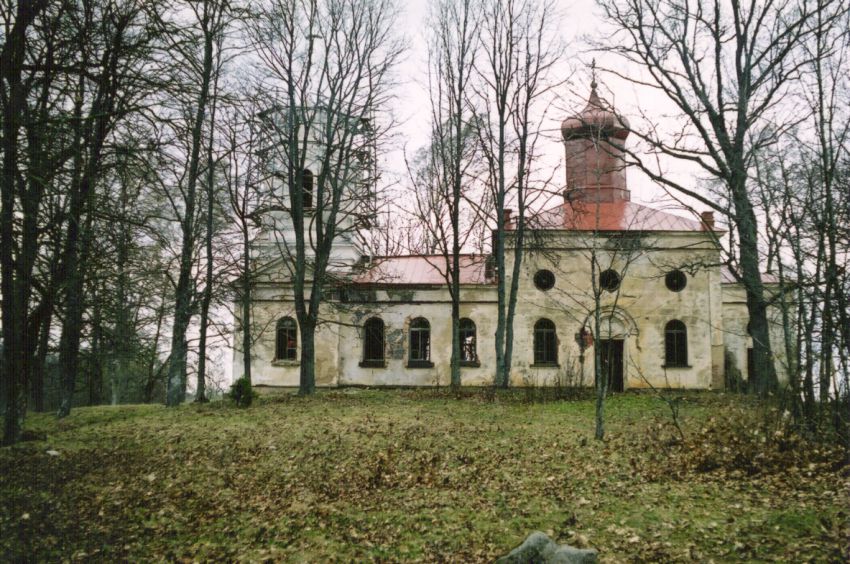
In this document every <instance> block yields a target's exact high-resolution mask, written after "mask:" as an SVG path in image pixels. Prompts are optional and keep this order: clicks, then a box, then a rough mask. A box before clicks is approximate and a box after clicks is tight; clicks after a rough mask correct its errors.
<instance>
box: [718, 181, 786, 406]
mask: <svg viewBox="0 0 850 564" xmlns="http://www.w3.org/2000/svg"><path fill="white" fill-rule="evenodd" d="M739 168H740V170H741V171H742V172H741V173H740V174H739V175H738V176H736V177H734V178H733V181H732V183H731V186H730V188H731V193H732V199H733V204H734V206H735V216H736V218H737V229H738V241H739V250H740V263H741V277H742V280H743V283H744V289H745V292H746V297H747V312H748V313H749V316H750V333H751V335H752V337H753V364H754V368H755V374H754V375H752V374H751V375H750V378H751V379H752V378H753V376H755V381H754V382H753V381H750V389H753V388H754V391H755V392H756V393H758V394H759V395H760V396H763V397H764V396H767V395H768V394H771V393H773V392H775V391H776V390H777V388H778V386H779V384H778V380H777V377H776V366H775V365H774V363H773V352H772V350H771V344H770V327H769V325H768V321H767V303H766V302H765V299H764V285H763V284H762V279H761V270H760V268H759V249H758V234H757V223H756V217H755V213H754V211H753V207H752V204H751V202H750V199H749V194H748V193H747V190H746V172H745V171H743V165H741V166H740V167H739Z"/></svg>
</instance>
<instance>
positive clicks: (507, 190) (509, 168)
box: [475, 0, 561, 388]
mask: <svg viewBox="0 0 850 564" xmlns="http://www.w3.org/2000/svg"><path fill="white" fill-rule="evenodd" d="M554 24H555V21H554V6H553V4H552V3H551V2H549V1H548V0H544V1H535V0H489V1H487V2H485V3H484V17H483V18H482V24H481V34H480V35H481V40H482V46H481V54H482V56H481V57H479V58H478V60H477V62H476V64H475V70H476V73H477V76H478V78H479V81H478V82H479V84H478V85H477V87H476V94H477V98H478V100H479V101H480V110H479V119H478V120H477V122H476V123H477V124H478V126H479V127H478V132H479V136H480V139H481V147H482V153H483V155H484V158H485V160H486V163H487V184H488V185H489V189H490V192H491V194H492V196H491V197H492V201H493V204H494V210H493V211H494V215H495V225H496V228H495V230H494V233H493V248H492V250H491V251H492V255H493V257H494V259H495V274H496V284H497V294H498V306H497V321H496V337H495V346H496V375H495V385H496V386H498V387H502V388H505V387H507V386H508V385H509V383H510V373H511V360H512V357H513V322H514V316H515V314H516V302H517V294H518V290H519V283H520V278H521V276H520V273H521V267H522V258H523V251H524V244H525V226H526V213H527V210H528V207H529V204H530V203H531V200H532V198H533V194H534V193H535V192H534V191H533V190H532V188H531V182H532V178H533V173H534V172H535V171H534V170H533V169H534V165H535V159H536V157H537V154H536V144H537V141H538V139H539V138H540V134H541V125H542V122H543V121H544V120H545V119H546V112H545V111H543V112H542V116H540V117H537V115H536V114H537V112H538V111H539V105H540V101H541V98H542V97H543V96H544V95H546V94H547V93H548V92H549V91H550V90H551V89H552V88H553V87H555V86H556V85H557V84H558V83H557V82H550V81H549V71H550V70H551V69H552V67H553V65H554V64H555V63H556V61H557V59H558V57H559V56H560V55H561V48H560V46H559V45H558V44H557V42H555V41H554V40H553V37H554V35H555V30H554V29H553V25H554ZM511 205H514V206H515V207H516V214H517V215H516V219H513V218H509V217H508V216H507V215H506V214H509V213H510V206H511ZM508 231H510V236H511V250H512V261H511V262H512V269H511V270H512V272H511V276H510V277H508V276H507V266H506V265H507V260H506V236H507V232H508ZM509 279H510V287H508V280H509Z"/></svg>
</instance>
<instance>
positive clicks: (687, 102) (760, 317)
mask: <svg viewBox="0 0 850 564" xmlns="http://www.w3.org/2000/svg"><path fill="white" fill-rule="evenodd" d="M600 4H601V6H602V8H603V10H604V13H605V16H606V17H607V19H608V21H609V22H610V23H612V24H613V25H614V26H615V28H616V33H615V34H614V35H612V37H611V39H610V40H609V41H607V42H606V43H605V44H604V45H602V46H601V48H602V49H603V50H605V51H608V52H611V53H615V54H617V55H619V56H621V57H622V58H623V59H624V60H625V61H627V62H628V63H630V64H633V65H636V66H638V67H639V68H640V69H642V70H644V71H645V75H642V77H641V78H637V77H626V78H628V79H629V80H632V81H633V82H635V83H637V84H641V85H644V86H648V87H650V88H652V89H654V90H655V91H657V92H658V93H659V94H661V95H663V96H664V97H665V98H666V99H668V100H669V101H670V102H672V104H673V105H674V107H675V108H676V109H677V110H678V111H679V114H680V118H681V123H682V127H681V129H679V130H675V131H673V132H671V133H670V134H669V135H664V134H661V133H660V132H659V130H658V129H655V128H654V127H648V128H646V129H644V130H635V133H636V135H637V136H638V137H639V138H640V139H642V140H643V141H644V142H645V143H646V144H647V145H648V146H649V147H650V148H651V150H652V151H654V152H655V153H657V154H661V155H665V156H668V157H672V158H674V159H680V160H683V161H686V162H688V163H692V164H693V165H696V166H698V167H700V168H701V169H702V170H703V171H704V172H706V173H708V174H709V175H710V176H711V177H712V178H715V179H717V180H718V181H719V182H720V183H721V185H722V187H723V189H724V190H723V195H724V197H725V198H726V199H728V203H729V205H728V207H727V206H726V205H725V204H724V203H723V202H717V201H715V200H714V199H712V198H710V197H707V196H706V195H704V194H701V193H699V192H698V191H696V190H694V189H693V188H691V187H690V186H685V185H683V184H681V183H678V182H676V181H675V180H673V179H672V178H670V177H668V176H665V175H663V174H661V173H660V171H659V170H658V168H657V167H654V166H653V165H652V164H651V163H649V162H648V161H645V160H643V159H641V158H639V157H638V156H637V155H636V154H634V153H631V157H632V159H633V160H634V161H635V162H636V163H637V164H638V165H640V166H641V168H642V169H643V170H644V171H645V172H647V174H648V175H649V176H650V177H651V178H653V179H654V180H656V181H657V182H659V183H661V184H662V185H664V186H666V187H669V188H671V189H673V190H675V191H678V192H679V193H681V194H685V195H687V196H690V197H692V198H695V199H696V200H697V201H699V202H701V203H703V204H704V205H707V206H709V207H710V208H712V209H715V210H717V211H719V212H721V213H726V214H728V215H729V218H730V220H731V222H732V224H733V225H734V226H735V229H736V231H737V248H736V249H735V254H736V255H737V260H738V262H739V263H740V275H741V282H742V284H743V286H744V289H745V291H746V296H747V309H748V312H749V316H750V321H751V331H752V336H753V345H754V346H753V349H754V365H755V366H754V369H755V374H754V375H753V379H754V386H753V387H754V389H755V390H757V391H758V392H759V393H760V394H767V393H770V392H771V391H773V390H775V389H776V387H777V378H776V369H775V366H774V365H773V358H772V352H771V345H770V341H769V334H768V320H767V299H766V297H765V291H764V284H763V282H762V277H761V273H760V272H761V271H760V254H759V240H758V225H757V218H756V209H755V206H754V202H753V190H752V183H751V181H750V173H751V169H752V166H753V158H754V155H755V153H756V152H757V151H758V150H759V149H761V148H763V147H765V146H767V145H769V144H770V143H773V142H774V141H775V139H776V137H777V135H779V134H781V132H782V131H783V130H784V129H785V128H787V127H788V126H789V125H792V124H793V121H794V120H795V119H796V118H794V117H792V118H790V119H789V118H787V117H785V116H787V115H788V114H787V113H785V110H784V109H783V108H781V105H782V104H783V103H785V102H788V101H789V97H788V96H787V93H788V91H789V88H790V85H791V84H792V83H794V81H796V80H797V79H798V78H799V76H800V74H801V72H802V69H803V66H804V64H805V61H803V60H801V58H800V57H798V56H797V53H798V52H799V47H800V45H801V43H802V42H803V41H805V40H806V38H807V37H809V36H810V35H811V34H812V33H813V31H812V30H813V26H812V25H811V24H812V22H813V21H814V20H815V19H816V18H824V19H826V20H831V19H834V18H835V17H836V14H837V12H839V11H840V10H843V9H844V7H842V3H841V2H829V1H827V2H820V3H818V4H817V5H814V3H812V2H804V3H799V4H798V3H786V2H782V3H774V2H767V3H740V2H737V1H734V2H730V3H725V2H715V3H714V4H711V5H706V4H704V3H702V2H692V1H689V0H661V1H650V0H627V1H626V2H614V1H611V0H601V1H600Z"/></svg>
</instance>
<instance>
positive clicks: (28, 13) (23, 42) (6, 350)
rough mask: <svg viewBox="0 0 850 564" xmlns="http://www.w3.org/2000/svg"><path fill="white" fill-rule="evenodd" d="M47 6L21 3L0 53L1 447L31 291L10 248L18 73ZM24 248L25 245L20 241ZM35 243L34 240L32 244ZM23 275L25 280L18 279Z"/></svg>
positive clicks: (20, 377)
mask: <svg viewBox="0 0 850 564" xmlns="http://www.w3.org/2000/svg"><path fill="white" fill-rule="evenodd" d="M46 4H47V2H46V1H44V0H41V1H38V0H35V1H25V0H21V1H19V2H18V4H17V10H16V14H15V20H14V22H15V23H14V24H13V26H12V28H11V30H10V31H9V33H8V35H6V37H5V42H4V44H3V47H2V50H0V87H2V96H0V100H2V103H3V109H2V110H3V114H2V115H3V120H2V130H3V136H2V140H0V143H2V154H3V177H2V180H0V206H2V209H0V293H2V295H3V296H4V298H3V300H2V306H0V307H2V325H3V328H2V332H3V359H2V366H0V378H2V380H3V382H2V388H3V393H2V400H3V405H0V410H2V411H3V444H4V445H9V444H13V443H15V442H17V441H18V440H19V439H20V436H21V429H22V427H23V421H24V417H25V415H26V408H27V373H26V366H27V363H26V359H25V354H26V353H25V344H26V342H27V336H26V334H25V330H24V331H22V330H21V328H22V327H25V325H26V317H27V311H28V306H29V298H30V292H31V281H30V279H29V274H28V273H21V272H20V271H19V270H18V269H19V268H20V266H21V265H18V264H16V262H15V255H14V249H15V247H16V244H17V242H16V237H15V201H16V193H17V188H16V184H17V174H18V150H19V147H18V138H19V133H20V129H21V126H22V124H23V120H24V111H25V109H26V90H25V87H24V85H23V84H22V81H21V73H22V68H23V63H24V58H25V54H26V48H27V28H28V27H29V26H30V25H31V24H32V23H33V20H34V19H35V18H36V16H37V15H38V14H39V12H41V10H42V9H43V8H44V7H45V5H46ZM21 243H22V244H27V241H21ZM30 243H31V244H35V242H34V241H32V242H30ZM22 275H23V276H22Z"/></svg>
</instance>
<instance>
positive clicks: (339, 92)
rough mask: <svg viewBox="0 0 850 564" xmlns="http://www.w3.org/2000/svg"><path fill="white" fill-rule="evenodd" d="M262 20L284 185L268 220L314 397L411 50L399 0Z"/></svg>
mask: <svg viewBox="0 0 850 564" xmlns="http://www.w3.org/2000/svg"><path fill="white" fill-rule="evenodd" d="M255 21H256V23H255V25H254V27H253V30H252V37H253V40H254V45H255V47H256V51H257V54H258V56H259V58H260V60H261V65H260V66H261V69H260V70H261V72H262V73H263V75H264V78H265V82H264V84H263V88H264V90H265V95H266V96H267V99H269V100H270V103H269V107H268V108H267V110H266V112H265V113H264V115H265V122H264V125H265V131H266V135H267V145H266V149H267V157H268V165H269V168H270V171H271V172H272V173H273V174H274V176H275V178H276V180H277V181H278V183H279V184H278V185H277V186H276V190H277V191H276V192H275V195H276V196H277V199H278V203H277V205H275V206H273V208H274V209H273V210H271V213H270V214H268V215H267V220H268V221H269V223H270V230H271V231H272V233H273V238H274V239H275V244H276V247H277V251H278V253H279V254H278V257H279V258H281V259H282V264H283V268H284V269H285V270H286V275H287V277H288V281H289V282H290V283H291V284H292V291H293V298H294V302H295V312H296V316H297V319H298V327H299V333H300V336H301V363H300V380H299V393H301V394H311V393H313V392H314V391H315V362H316V360H315V331H316V327H317V325H318V324H319V322H320V319H321V308H322V307H325V305H326V303H325V300H324V299H323V298H324V295H325V292H326V291H327V290H328V288H329V286H330V284H331V283H332V282H333V281H334V280H335V279H337V278H339V277H341V276H344V274H345V269H346V268H348V267H349V266H350V263H351V261H350V259H351V258H353V257H351V256H348V257H346V258H345V259H344V260H343V259H342V258H341V257H340V256H339V255H337V254H335V251H337V250H338V249H339V248H340V247H341V246H346V247H348V252H349V253H350V252H351V250H352V249H354V248H356V247H357V246H358V243H357V239H358V238H359V234H358V233H359V231H360V230H362V229H363V228H364V227H366V226H367V225H368V219H369V216H370V215H371V213H372V212H373V211H374V210H373V209H372V208H373V204H372V201H373V199H374V183H375V180H376V178H375V175H376V170H375V166H374V163H375V160H374V157H375V151H376V150H377V144H376V141H377V140H378V139H380V138H381V135H382V133H383V131H382V129H383V128H384V127H385V125H382V124H386V123H387V121H388V120H385V119H378V118H379V117H382V116H380V114H379V112H380V110H382V109H384V107H385V104H386V103H387V101H388V99H389V89H390V86H391V79H392V77H391V74H390V73H391V70H392V67H393V65H394V64H395V63H396V61H397V60H398V58H399V55H400V54H401V52H402V45H401V43H400V41H399V40H398V39H397V38H396V36H395V22H396V7H395V4H394V3H393V2H392V0H353V1H342V0H317V1H300V0H272V1H270V2H269V3H267V4H265V5H264V6H262V8H261V13H260V14H259V17H258V18H256V20H255ZM354 262H356V259H355V261H354ZM346 265H349V266H346Z"/></svg>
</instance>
